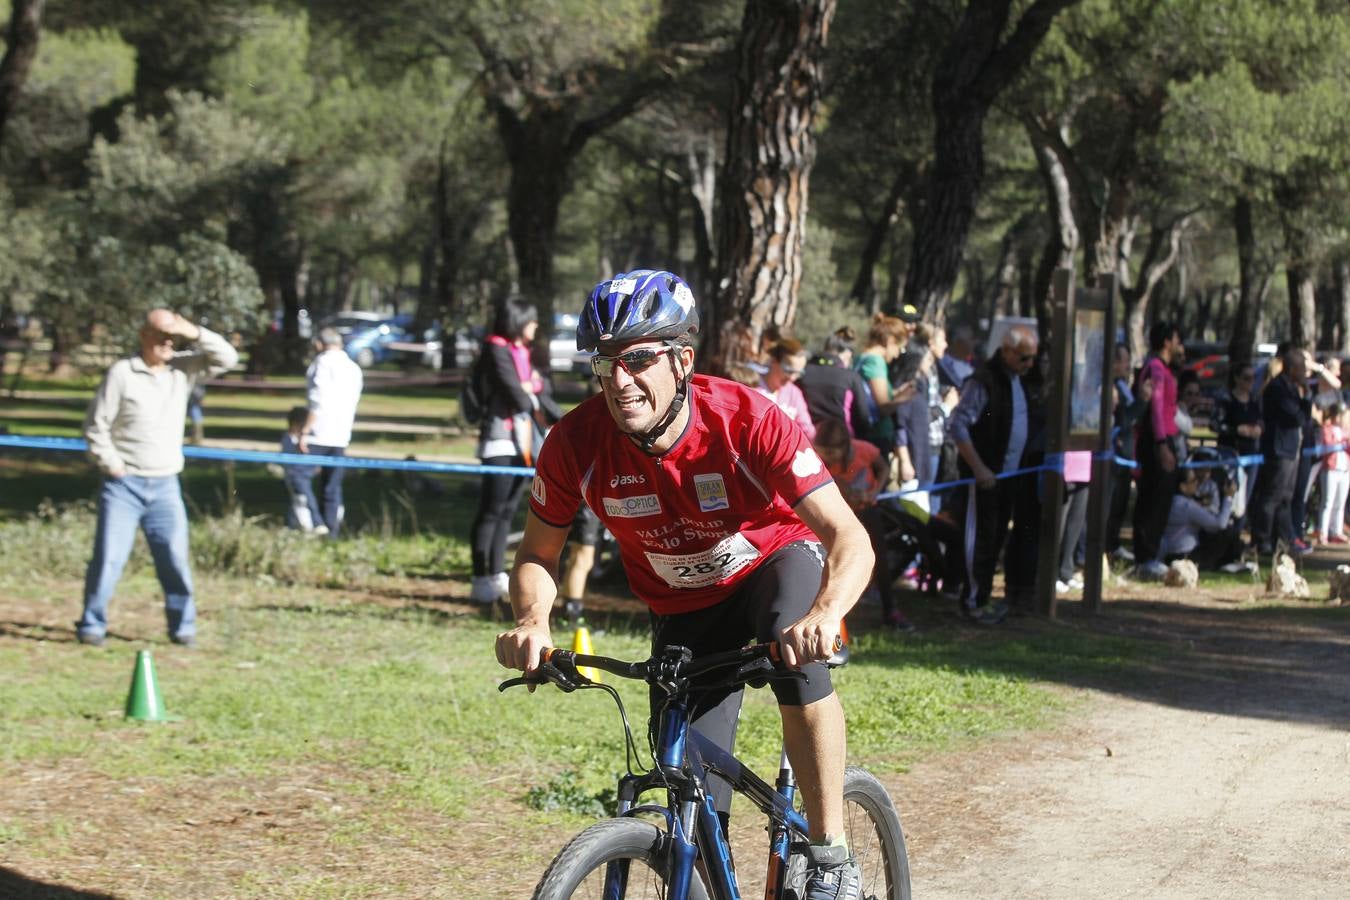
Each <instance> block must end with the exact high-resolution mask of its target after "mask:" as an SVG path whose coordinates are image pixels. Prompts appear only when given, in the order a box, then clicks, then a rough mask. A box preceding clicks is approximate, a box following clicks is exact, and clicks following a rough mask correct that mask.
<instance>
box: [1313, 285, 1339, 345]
mask: <svg viewBox="0 0 1350 900" xmlns="http://www.w3.org/2000/svg"><path fill="white" fill-rule="evenodd" d="M1339 300H1340V297H1339V296H1337V293H1336V285H1335V284H1320V285H1318V286H1317V315H1318V318H1319V319H1320V321H1319V322H1318V325H1317V349H1318V350H1324V351H1335V350H1336V348H1337V347H1339V346H1340V340H1341V305H1340V303H1339Z"/></svg>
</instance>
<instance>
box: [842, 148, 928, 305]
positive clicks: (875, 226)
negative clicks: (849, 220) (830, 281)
mask: <svg viewBox="0 0 1350 900" xmlns="http://www.w3.org/2000/svg"><path fill="white" fill-rule="evenodd" d="M913 177H914V173H913V171H912V170H910V169H908V168H904V169H902V170H901V171H899V172H896V173H895V179H894V180H893V181H892V182H891V189H890V191H889V192H888V193H887V194H886V199H885V200H883V201H882V206H881V210H880V211H879V212H878V214H877V217H876V218H875V219H873V220H872V222H871V224H870V226H869V227H868V229H867V241H866V242H865V243H864V244H863V249H862V253H861V254H859V256H858V274H857V276H856V277H855V278H854V279H853V287H852V288H850V289H849V292H848V295H849V296H850V297H852V298H853V299H854V300H855V301H856V302H857V303H858V305H860V306H862V307H864V308H867V307H869V306H871V305H872V300H873V296H874V295H875V293H876V268H877V262H878V261H879V260H880V259H881V251H882V250H883V249H884V248H885V247H886V238H887V237H888V236H889V235H890V233H891V226H892V224H893V223H894V221H895V216H896V213H898V212H899V211H900V198H901V197H903V196H904V192H905V188H906V187H907V186H908V185H909V184H910V181H911V180H912V179H913Z"/></svg>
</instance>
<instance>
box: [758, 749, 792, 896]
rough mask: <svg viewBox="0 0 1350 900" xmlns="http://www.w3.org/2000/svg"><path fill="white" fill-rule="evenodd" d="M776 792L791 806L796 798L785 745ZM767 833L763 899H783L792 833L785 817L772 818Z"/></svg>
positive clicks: (781, 755) (775, 784) (780, 757)
mask: <svg viewBox="0 0 1350 900" xmlns="http://www.w3.org/2000/svg"><path fill="white" fill-rule="evenodd" d="M774 787H775V788H777V789H778V793H780V794H782V795H783V798H784V799H785V800H787V805H788V808H789V809H791V808H792V804H793V802H794V801H795V800H796V798H797V779H796V778H795V777H793V774H792V763H791V761H789V760H788V755H787V747H784V748H783V749H782V751H781V752H780V754H779V761H778V780H777V781H776V782H775V783H774ZM772 822H773V827H772V830H771V831H770V834H769V869H768V871H767V872H765V873H764V900H783V897H784V896H785V892H786V891H787V883H786V882H787V868H788V853H789V852H790V850H791V846H792V834H791V831H790V830H789V829H788V823H787V819H786V818H775V819H773V820H772Z"/></svg>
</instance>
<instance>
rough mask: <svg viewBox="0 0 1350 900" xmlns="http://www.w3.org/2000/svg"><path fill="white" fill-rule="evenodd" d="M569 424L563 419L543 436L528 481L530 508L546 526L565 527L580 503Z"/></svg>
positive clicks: (578, 479) (578, 477)
mask: <svg viewBox="0 0 1350 900" xmlns="http://www.w3.org/2000/svg"><path fill="white" fill-rule="evenodd" d="M569 425H570V423H569V422H568V420H567V419H564V420H563V421H562V422H560V423H559V424H558V425H556V426H554V427H553V429H552V430H551V431H549V433H548V437H546V438H544V446H543V447H542V448H540V450H539V459H538V460H537V461H536V463H535V468H534V481H533V482H532V483H531V484H530V509H531V510H533V511H534V514H535V515H536V516H538V517H539V519H540V520H541V521H542V522H544V523H545V524H546V525H552V526H553V527H554V528H569V527H571V525H572V519H573V517H574V516H576V514H577V509H578V508H579V507H580V506H581V475H580V472H579V471H578V469H577V460H576V453H575V452H574V451H573V449H572V448H573V446H574V443H573V441H572V440H570V439H569V436H570V435H571V434H572V430H573V429H572V428H570V427H569Z"/></svg>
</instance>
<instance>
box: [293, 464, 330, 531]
mask: <svg viewBox="0 0 1350 900" xmlns="http://www.w3.org/2000/svg"><path fill="white" fill-rule="evenodd" d="M314 472H315V469H314V467H313V466H286V492H287V493H288V494H289V495H290V505H289V506H288V507H287V508H286V527H287V528H299V529H300V530H302V531H313V530H314V528H315V526H316V525H321V524H323V514H322V513H321V512H320V511H319V499H318V498H317V497H315V496H314Z"/></svg>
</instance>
